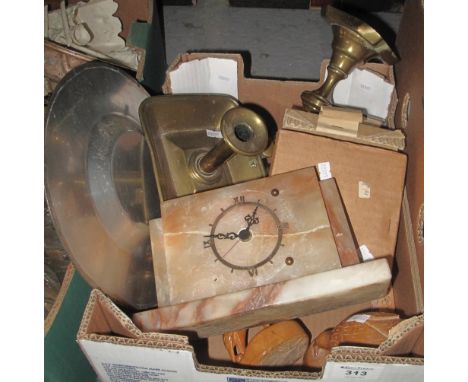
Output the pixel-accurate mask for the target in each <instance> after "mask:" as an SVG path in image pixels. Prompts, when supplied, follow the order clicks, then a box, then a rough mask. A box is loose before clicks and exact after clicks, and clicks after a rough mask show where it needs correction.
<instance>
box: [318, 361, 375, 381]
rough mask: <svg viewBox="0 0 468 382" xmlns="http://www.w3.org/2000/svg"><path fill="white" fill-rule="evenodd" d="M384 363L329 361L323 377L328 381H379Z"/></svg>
mask: <svg viewBox="0 0 468 382" xmlns="http://www.w3.org/2000/svg"><path fill="white" fill-rule="evenodd" d="M383 370H384V365H377V364H375V365H374V364H368V363H350V364H347V363H336V362H329V363H327V365H326V366H325V372H324V375H323V379H324V380H326V381H335V382H338V381H367V382H370V381H379V379H380V376H381V374H382V371H383Z"/></svg>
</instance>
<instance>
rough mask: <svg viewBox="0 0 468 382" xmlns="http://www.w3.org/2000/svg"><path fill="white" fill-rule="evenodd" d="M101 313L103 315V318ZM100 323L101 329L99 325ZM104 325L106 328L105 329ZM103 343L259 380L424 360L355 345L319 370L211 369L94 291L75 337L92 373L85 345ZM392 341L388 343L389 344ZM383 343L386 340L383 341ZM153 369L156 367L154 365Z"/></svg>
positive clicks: (180, 343)
mask: <svg viewBox="0 0 468 382" xmlns="http://www.w3.org/2000/svg"><path fill="white" fill-rule="evenodd" d="M104 311H105V312H106V314H107V316H105V315H104ZM96 320H97V321H101V327H102V328H103V329H104V330H102V331H101V332H100V333H96V332H95V331H94V330H93V327H96V325H95V322H94V321H96ZM109 321H114V322H117V323H119V325H117V327H118V326H120V327H124V328H125V329H126V331H128V332H130V333H132V335H134V336H136V337H133V338H132V337H127V336H125V334H124V333H122V332H120V333H114V332H112V328H111V325H110V323H109ZM422 321H423V317H422V316H418V317H415V319H414V321H411V324H410V325H407V326H405V327H404V328H402V330H401V331H400V330H397V331H396V332H395V333H394V337H393V338H395V339H397V338H399V337H400V336H402V335H404V334H405V333H406V332H408V331H409V330H411V329H412V328H414V327H415V326H421V324H422ZM102 324H104V326H102ZM106 325H107V326H106ZM115 327H116V325H114V328H115ZM89 341H91V342H93V343H107V344H115V345H122V346H128V347H130V348H132V347H142V348H149V349H160V350H161V351H164V350H167V351H171V350H172V351H174V350H175V351H187V352H189V353H190V355H191V360H192V365H193V368H194V369H195V370H196V371H198V372H201V373H211V374H228V375H235V376H246V377H259V378H298V379H309V380H320V379H322V377H323V374H324V372H325V371H326V369H327V363H330V364H332V363H336V362H340V363H346V364H352V363H355V362H366V363H374V364H391V365H416V366H422V365H424V359H423V358H418V357H400V356H390V355H383V354H379V353H378V351H377V350H376V349H375V348H367V347H357V346H339V347H335V348H333V349H332V350H331V353H330V354H329V355H328V357H327V360H326V363H325V366H324V368H323V369H322V371H320V372H316V371H315V372H313V371H291V370H288V371H266V370H258V369H243V368H241V367H228V366H212V365H207V364H201V363H200V362H199V361H198V359H197V354H195V350H194V348H193V346H192V345H190V344H189V341H188V337H186V336H185V335H176V334H164V333H156V332H153V333H142V332H141V331H140V330H139V329H138V328H136V326H135V325H134V324H133V323H132V322H131V320H130V319H129V317H128V316H127V315H125V313H123V312H122V311H121V310H120V309H119V308H118V307H117V306H116V305H115V304H114V303H113V302H112V301H111V300H110V299H109V298H108V297H107V296H106V295H105V294H104V293H102V292H101V291H100V290H98V289H94V290H92V291H91V294H90V298H89V301H88V303H87V305H86V309H85V311H84V314H83V319H82V321H81V324H80V328H79V331H78V334H77V342H78V344H79V345H80V347H81V349H82V351H83V352H84V354H85V355H86V357H87V358H88V360H89V362H90V363H91V364H92V365H93V367H94V368H95V370H96V365H95V362H96V363H97V362H99V361H98V360H97V359H95V358H93V357H92V356H91V355H90V354H89V353H88V351H87V347H88V342H89ZM392 341H394V340H389V342H392ZM386 342H387V341H386ZM155 366H156V365H155Z"/></svg>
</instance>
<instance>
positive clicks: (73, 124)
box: [45, 62, 160, 309]
mask: <svg viewBox="0 0 468 382" xmlns="http://www.w3.org/2000/svg"><path fill="white" fill-rule="evenodd" d="M147 97H149V94H148V93H147V92H146V91H145V90H144V88H143V87H142V86H141V85H139V84H138V83H137V82H136V81H135V80H134V79H133V78H132V77H130V76H129V75H127V74H126V73H125V72H123V71H122V70H120V69H117V68H115V67H113V66H110V65H107V64H104V63H100V62H92V63H89V64H84V65H82V66H79V67H77V68H76V69H74V70H72V71H71V72H69V73H68V74H67V75H66V76H65V77H64V78H63V80H62V81H61V82H60V83H59V85H58V86H57V88H56V90H55V93H54V95H53V98H52V100H51V101H50V105H49V110H48V113H47V117H46V132H45V183H46V195H47V200H48V204H49V208H50V210H51V214H52V218H53V220H54V225H55V227H56V230H57V232H58V234H59V236H60V238H61V240H62V242H63V244H64V246H65V247H66V249H67V250H68V252H69V254H70V257H71V258H72V260H73V263H74V265H75V266H76V268H77V269H78V271H79V272H80V273H81V275H82V276H83V277H84V278H85V279H86V280H87V281H88V282H89V283H90V284H91V286H93V287H97V288H100V289H101V290H102V291H103V292H105V293H106V294H108V295H109V296H110V297H111V298H112V299H114V300H115V301H116V302H117V303H120V304H121V305H125V306H128V307H131V308H134V309H147V308H150V307H154V306H155V305H156V289H155V283H154V272H153V262H152V257H151V247H150V241H149V230H148V220H149V219H152V218H155V217H159V216H160V211H159V200H158V196H157V192H156V186H155V181H154V178H153V173H152V169H151V159H150V155H149V150H148V148H147V146H146V144H145V141H144V137H143V133H142V130H141V127H140V122H139V117H138V107H139V106H140V103H141V102H142V101H143V100H144V99H145V98H147Z"/></svg>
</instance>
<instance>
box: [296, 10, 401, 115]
mask: <svg viewBox="0 0 468 382" xmlns="http://www.w3.org/2000/svg"><path fill="white" fill-rule="evenodd" d="M324 17H325V19H326V20H327V21H328V23H329V24H330V25H331V26H332V30H333V36H334V37H333V42H332V48H333V55H332V58H331V61H330V64H329V65H328V67H327V73H328V75H327V78H326V80H325V82H324V83H323V85H322V86H321V87H320V88H319V89H317V90H313V91H305V92H303V93H302V94H301V99H302V105H303V107H304V109H305V110H307V111H310V112H312V113H319V112H320V108H321V107H322V106H327V105H330V101H329V96H330V94H331V93H332V91H333V89H334V88H335V86H336V84H337V83H338V82H339V81H341V80H343V79H345V78H346V77H347V76H348V73H349V72H350V71H351V70H352V69H353V68H354V67H355V66H357V65H359V64H361V63H365V62H367V61H368V60H370V59H371V58H375V57H380V58H381V59H382V60H383V61H385V62H386V63H387V64H389V65H393V64H394V63H395V62H397V61H398V57H397V55H396V54H395V53H394V52H393V50H392V49H391V48H390V46H389V45H388V44H387V43H386V42H385V40H384V39H383V38H382V36H380V34H379V33H378V32H377V31H376V30H375V29H374V28H372V27H371V26H370V25H368V24H366V23H365V22H363V21H361V20H360V19H358V18H356V17H354V16H352V15H350V14H348V13H345V12H343V11H340V10H338V9H336V8H333V7H331V6H327V7H326V8H325V11H324Z"/></svg>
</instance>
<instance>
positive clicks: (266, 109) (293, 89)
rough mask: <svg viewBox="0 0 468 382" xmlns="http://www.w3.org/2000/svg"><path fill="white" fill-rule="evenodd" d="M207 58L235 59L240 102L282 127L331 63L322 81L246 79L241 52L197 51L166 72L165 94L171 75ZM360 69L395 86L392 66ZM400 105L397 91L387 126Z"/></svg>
mask: <svg viewBox="0 0 468 382" xmlns="http://www.w3.org/2000/svg"><path fill="white" fill-rule="evenodd" d="M204 58H223V59H232V60H234V61H236V62H237V82H238V83H237V86H238V94H239V97H238V98H239V101H240V102H241V103H242V104H244V105H247V106H250V107H252V108H253V109H254V110H255V111H257V112H260V113H261V114H262V113H263V114H264V115H262V117H264V118H266V120H269V119H270V121H269V122H271V123H274V124H276V127H277V128H279V127H280V126H281V125H282V122H283V116H284V112H285V110H286V109H287V108H302V101H301V93H302V92H303V91H305V90H315V89H318V88H319V87H320V85H321V84H322V83H323V81H324V80H325V74H326V69H327V65H328V62H329V60H328V59H327V60H323V61H322V64H321V66H320V81H318V82H311V81H284V80H272V79H264V78H261V79H260V78H249V77H246V76H245V68H244V60H243V58H242V55H241V54H239V53H212V52H197V53H184V54H180V55H178V56H177V57H176V59H175V60H174V61H173V62H172V63H171V64H170V65H169V67H168V69H167V71H166V80H165V82H164V84H163V87H162V89H163V93H164V94H172V87H171V81H170V75H169V73H170V72H172V71H174V70H176V69H177V68H178V67H179V66H180V65H181V64H182V63H185V62H190V61H193V60H202V59H204ZM359 68H360V69H366V70H369V71H371V72H373V73H375V74H377V75H380V76H382V77H383V78H385V79H386V80H387V81H389V82H390V83H392V84H394V83H395V79H394V75H393V67H392V66H389V65H386V64H378V63H367V64H365V65H362V66H359ZM397 102H398V99H397V96H396V92H395V91H394V92H393V94H392V101H391V104H390V106H389V118H388V119H387V125H388V126H389V127H390V128H394V124H393V117H392V116H393V113H394V109H395V107H396V104H397ZM268 117H269V118H268Z"/></svg>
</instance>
